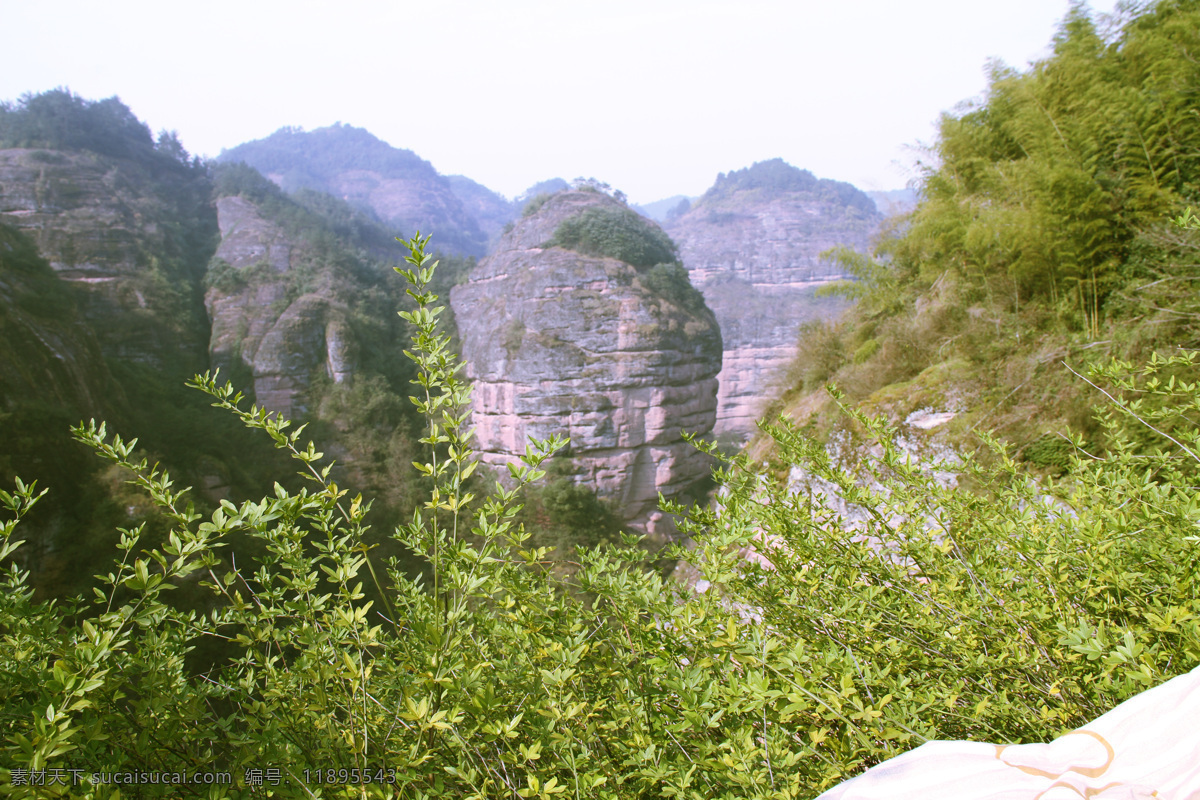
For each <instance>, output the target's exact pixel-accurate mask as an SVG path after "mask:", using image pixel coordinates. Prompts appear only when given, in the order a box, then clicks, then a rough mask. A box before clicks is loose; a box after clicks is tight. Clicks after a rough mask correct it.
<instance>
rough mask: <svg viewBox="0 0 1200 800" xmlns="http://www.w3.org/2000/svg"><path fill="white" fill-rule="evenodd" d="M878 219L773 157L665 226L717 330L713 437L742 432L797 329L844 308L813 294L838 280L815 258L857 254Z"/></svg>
mask: <svg viewBox="0 0 1200 800" xmlns="http://www.w3.org/2000/svg"><path fill="white" fill-rule="evenodd" d="M880 219H881V218H880V215H879V213H878V212H877V211H876V210H875V206H874V204H873V203H872V201H871V199H870V198H869V197H867V196H866V195H865V194H863V193H862V192H860V191H858V190H857V189H855V188H854V187H852V186H850V185H849V184H845V183H838V182H835V181H826V180H818V179H817V178H814V177H813V176H812V174H811V173H809V172H807V171H804V170H799V169H796V168H795V167H791V166H789V165H787V164H785V163H784V162H783V161H780V160H778V159H776V160H775V161H768V162H763V163H760V164H755V165H754V166H753V167H750V168H748V169H745V170H741V171H738V172H733V173H730V174H729V175H722V176H721V177H719V178H718V180H717V182H716V184H715V185H714V186H713V187H712V188H711V189H709V191H708V192H707V193H706V194H705V195H704V196H703V197H701V198H700V199H699V200H698V201H697V202H696V203H694V204H693V205H692V207H691V209H690V210H689V211H688V212H687V213H685V214H682V215H681V216H679V217H677V218H675V219H674V220H672V221H670V222H668V223H667V226H666V229H667V232H668V233H669V234H670V235H671V237H672V238H673V239H674V240H675V241H676V243H677V244H678V245H679V254H680V257H681V259H682V261H683V264H684V266H686V267H687V269H688V273H689V274H690V276H691V279H692V283H693V284H694V285H695V286H696V287H697V288H698V289H700V291H701V292H702V293H703V294H704V299H705V301H706V302H707V303H708V305H709V307H710V308H712V310H713V312H714V313H715V314H716V316H717V320H718V321H719V322H720V325H721V335H722V338H723V339H724V342H725V360H724V366H723V368H722V371H721V375H720V385H721V388H720V395H719V405H718V412H717V423H716V428H715V431H716V432H717V433H718V434H730V435H733V436H745V435H746V434H749V433H751V432H752V431H753V430H754V423H755V421H756V420H757V419H758V416H759V414H760V413H761V411H762V408H761V404H762V402H763V400H764V398H765V397H766V396H767V395H768V394H769V391H768V389H769V387H770V383H771V382H772V380H773V376H774V375H775V374H776V373H777V372H778V371H779V369H780V368H782V367H783V366H784V365H786V364H787V363H788V361H790V360H791V358H792V355H793V354H794V353H795V352H796V348H797V341H796V337H797V332H798V328H799V326H800V325H801V324H802V323H804V322H806V321H809V320H814V319H821V318H830V317H833V316H836V315H837V314H839V313H840V312H841V311H842V310H844V308H845V307H846V306H845V303H844V301H841V300H839V299H837V298H818V297H816V290H817V289H818V288H820V287H821V286H823V285H824V284H826V283H829V282H831V281H835V280H841V279H843V278H844V277H845V276H844V275H842V274H840V273H839V271H838V269H837V267H836V265H834V264H832V263H831V262H828V261H824V260H822V259H821V258H820V253H821V252H823V251H825V250H828V249H829V248H831V247H834V246H836V245H847V246H849V247H852V248H855V249H859V250H865V249H866V248H867V246H868V243H869V242H868V240H869V238H870V236H871V234H872V233H873V232H874V230H875V229H876V227H877V226H878V224H879V222H880Z"/></svg>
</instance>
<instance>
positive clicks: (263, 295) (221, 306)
mask: <svg viewBox="0 0 1200 800" xmlns="http://www.w3.org/2000/svg"><path fill="white" fill-rule="evenodd" d="M217 217H218V220H219V223H220V229H221V244H220V246H219V247H218V248H217V253H216V256H215V258H214V262H213V266H212V269H213V275H212V277H211V278H210V281H209V282H210V284H213V285H212V286H211V287H210V288H209V289H208V292H207V293H206V295H205V303H206V305H207V307H208V313H209V317H210V318H211V319H212V338H211V340H210V344H209V348H210V353H211V360H212V365H213V366H214V367H218V368H221V369H223V370H224V371H225V373H226V374H227V375H234V376H242V377H243V378H244V379H248V380H249V382H250V384H251V386H252V388H253V391H254V397H255V398H256V402H257V403H258V404H259V405H261V406H263V407H265V408H267V409H270V410H272V411H278V412H280V413H282V414H283V415H284V416H286V417H289V418H294V417H301V416H305V415H306V414H307V412H308V406H307V402H308V390H309V388H310V387H311V385H312V381H313V380H314V379H315V378H317V377H318V376H322V375H323V376H325V377H327V378H330V379H332V380H333V382H334V383H342V382H344V381H345V380H346V379H347V378H349V377H350V376H351V375H352V374H353V373H354V370H355V362H356V356H357V346H356V342H355V340H354V337H353V335H352V334H351V333H350V329H349V323H348V321H347V316H348V313H349V309H348V307H347V304H346V302H345V299H344V298H343V297H342V288H341V287H339V286H338V285H337V282H336V281H335V280H334V278H333V275H332V274H331V273H329V272H327V271H319V272H316V273H315V274H311V275H301V274H299V273H300V272H301V271H302V270H304V268H305V267H306V266H308V265H309V264H308V262H309V260H310V259H311V256H312V253H311V252H309V251H310V249H311V248H306V247H305V246H304V244H302V243H300V242H296V241H294V240H292V239H291V238H289V237H288V235H287V234H286V233H285V232H284V230H283V229H282V228H281V227H280V226H279V225H278V224H276V223H274V222H272V221H270V220H268V219H266V218H264V217H263V216H262V214H260V213H259V210H258V208H257V207H256V206H255V205H254V204H253V203H252V202H250V201H249V200H247V199H246V198H244V197H240V196H235V197H222V198H220V199H219V200H218V201H217Z"/></svg>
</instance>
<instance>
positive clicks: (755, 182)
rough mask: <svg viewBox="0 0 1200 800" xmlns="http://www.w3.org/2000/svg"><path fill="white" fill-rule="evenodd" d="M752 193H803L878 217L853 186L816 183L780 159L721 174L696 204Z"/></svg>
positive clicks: (820, 181)
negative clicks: (757, 191) (739, 193)
mask: <svg viewBox="0 0 1200 800" xmlns="http://www.w3.org/2000/svg"><path fill="white" fill-rule="evenodd" d="M755 190H762V191H767V192H770V193H772V194H775V193H779V192H803V193H805V194H811V195H813V196H815V197H817V198H820V199H821V200H824V201H826V202H828V203H832V204H835V205H839V206H845V207H848V208H853V209H856V210H857V211H859V212H860V213H862V214H863V215H864V216H868V217H870V216H874V215H875V214H876V213H877V212H876V210H875V203H874V202H873V201H872V200H871V198H870V197H868V196H867V195H866V194H864V193H863V192H862V191H861V190H859V189H857V188H855V187H854V186H853V185H851V184H849V183H843V182H842V181H833V180H829V179H827V178H820V179H818V178H817V177H816V176H814V175H813V174H812V173H811V172H809V171H808V170H806V169H799V168H797V167H793V166H792V165H791V164H788V163H787V162H786V161H784V160H783V159H782V158H773V159H771V160H769V161H759V162H757V163H755V164H753V165H752V166H749V167H746V168H745V169H739V170H734V171H733V172H729V173H725V172H722V173H721V174H720V175H718V176H717V180H716V182H715V183H714V184H713V185H712V187H711V188H710V189H709V190H708V191H707V192H705V193H704V196H703V197H701V198H700V200H698V201H697V205H699V204H701V203H704V202H706V201H707V202H713V201H717V200H721V199H725V198H728V197H732V196H733V195H734V194H736V193H737V192H746V191H755ZM680 205H681V206H682V205H683V203H680Z"/></svg>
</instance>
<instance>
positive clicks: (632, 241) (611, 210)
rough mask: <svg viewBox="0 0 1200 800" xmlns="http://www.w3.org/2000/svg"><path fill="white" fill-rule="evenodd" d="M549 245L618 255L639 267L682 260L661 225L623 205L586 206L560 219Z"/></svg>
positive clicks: (619, 258) (616, 256)
mask: <svg viewBox="0 0 1200 800" xmlns="http://www.w3.org/2000/svg"><path fill="white" fill-rule="evenodd" d="M546 246H547V247H562V248H564V249H566V250H574V251H575V252H577V253H582V254H583V255H588V256H599V257H601V258H615V259H617V260H618V261H624V262H625V263H626V264H629V265H630V266H632V267H636V268H638V269H649V268H650V267H653V266H654V265H655V264H665V263H672V262H676V261H678V260H679V254H678V253H677V251H676V249H675V243H674V242H672V241H671V237H670V236H667V234H666V232H665V231H663V229H662V228H660V227H658V226H657V225H655V224H653V223H651V222H649V221H648V220H646V219H645V218H643V217H642V216H641V215H640V214H638V213H637V212H635V211H633V210H631V209H629V208H624V207H619V208H618V207H601V208H585V209H584V210H583V211H581V212H580V213H578V214H575V215H573V216H570V217H568V218H566V219H564V220H563V221H562V222H561V223H559V225H558V228H556V229H555V231H554V236H552V237H551V238H550V240H549V241H547V242H546Z"/></svg>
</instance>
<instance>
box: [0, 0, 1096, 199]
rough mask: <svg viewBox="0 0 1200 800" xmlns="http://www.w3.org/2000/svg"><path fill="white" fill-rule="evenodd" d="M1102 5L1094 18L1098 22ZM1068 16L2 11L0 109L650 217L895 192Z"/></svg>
mask: <svg viewBox="0 0 1200 800" xmlns="http://www.w3.org/2000/svg"><path fill="white" fill-rule="evenodd" d="M1114 4H1115V0H1093V1H1092V2H1091V4H1090V7H1091V8H1092V9H1093V10H1094V11H1095V12H1096V13H1108V12H1111V11H1113V8H1114ZM1068 8H1069V2H1068V0H1006V2H1003V3H1000V2H995V0H906V1H905V2H896V0H855V1H854V2H844V3H835V2H830V0H736V2H731V1H730V0H603V1H599V0H569V1H568V0H553V1H551V0H506V1H505V2H494V1H491V2H489V1H487V0H420V2H411V1H410V0H391V1H390V2H383V1H382V0H373V1H371V2H368V1H367V0H340V2H338V3H336V4H335V3H332V2H315V1H314V0H288V2H276V1H275V0H236V1H235V2H231V1H230V0H208V2H205V3H197V4H194V5H193V4H190V3H169V2H168V3H164V2H162V0H154V2H143V1H142V0H110V1H109V2H105V3H98V2H95V0H86V1H83V0H39V2H37V3H33V2H28V0H0V20H3V21H4V27H5V29H6V35H5V37H4V39H5V42H4V47H3V48H2V49H0V100H8V101H12V100H16V99H17V98H19V97H20V96H21V95H23V94H25V93H26V92H35V93H36V92H41V91H45V90H48V89H52V88H55V87H60V86H65V87H67V88H69V89H71V90H72V91H73V92H75V93H76V94H77V95H80V96H82V97H85V98H87V99H95V100H98V99H102V98H105V97H111V96H113V95H117V96H119V97H120V98H121V100H122V101H124V102H125V104H126V105H128V106H129V107H130V108H131V109H132V110H133V112H134V113H135V114H136V115H137V116H138V117H139V118H141V119H142V120H144V121H145V122H146V123H147V124H148V125H149V126H150V128H151V129H152V130H153V131H155V132H157V131H159V130H173V131H175V132H177V133H178V135H179V137H180V139H181V141H182V142H183V144H184V146H185V147H186V148H187V149H188V150H189V151H190V152H192V153H194V154H199V155H203V156H216V155H218V154H219V153H220V152H221V150H222V149H223V148H229V147H234V146H236V145H238V144H240V143H242V142H245V141H250V140H253V139H260V138H263V137H265V136H268V135H270V134H271V133H272V132H274V131H275V130H277V129H279V128H280V127H283V126H285V125H293V126H301V127H303V128H305V129H312V128H318V127H322V126H325V125H330V124H333V123H335V122H342V123H345V124H348V125H355V126H358V127H362V128H366V129H367V130H369V131H371V132H372V133H373V134H375V135H376V136H378V137H379V138H381V139H383V140H384V141H387V142H388V143H390V144H392V145H394V146H396V147H401V148H406V149H409V150H412V151H413V152H415V153H416V154H417V155H419V156H421V157H422V158H424V159H426V160H428V161H430V162H431V163H432V164H433V166H434V167H435V168H436V169H437V170H438V171H439V172H441V173H443V174H446V175H454V174H459V175H466V176H467V177H469V178H471V179H472V180H475V181H478V182H479V183H482V184H483V185H485V186H487V187H488V188H490V189H492V190H493V191H497V192H500V193H501V194H503V195H506V196H508V197H514V196H516V195H518V194H520V193H521V192H523V191H524V190H525V189H526V188H528V187H529V186H531V185H532V184H534V183H536V182H538V181H541V180H545V179H548V178H553V177H561V178H565V179H567V180H571V179H573V178H576V177H594V178H597V179H599V180H601V181H604V182H606V183H608V184H610V185H612V187H613V188H614V189H620V190H622V191H624V192H625V193H626V194H627V195H628V196H629V198H630V199H631V200H632V201H634V202H640V203H647V202H652V201H654V200H658V199H662V198H665V197H670V196H673V195H677V194H685V195H699V194H702V193H703V192H704V191H705V190H706V189H707V188H708V187H709V186H710V185H712V183H713V181H714V179H715V178H716V176H717V174H718V173H720V172H728V171H731V170H736V169H741V168H744V167H747V166H750V165H751V164H752V163H754V162H756V161H764V160H766V159H770V158H783V159H784V160H785V161H787V162H788V163H790V164H793V165H795V166H798V167H802V168H805V169H808V170H810V171H812V172H813V173H814V174H815V175H817V177H821V178H833V179H835V180H843V181H848V182H850V183H853V184H855V185H856V186H858V187H859V188H861V189H864V190H868V191H869V190H886V189H897V188H901V187H904V186H905V185H907V184H908V183H909V182H910V181H912V180H914V179H915V178H916V177H917V176H918V175H919V167H918V164H919V163H920V162H921V161H922V160H924V161H925V162H928V160H929V156H928V155H927V154H925V153H924V152H923V150H922V148H923V147H925V146H928V145H929V144H931V143H932V142H933V141H934V139H935V136H936V123H937V120H938V118H939V116H940V115H941V114H942V113H944V112H952V111H954V110H955V109H956V108H961V107H962V106H961V104H962V103H964V102H968V101H970V100H971V99H972V98H976V99H978V98H979V97H980V96H981V95H982V92H983V91H984V90H985V88H986V85H987V80H986V74H985V70H986V66H987V63H988V60H989V59H995V58H998V59H1000V60H1002V61H1003V62H1005V63H1006V64H1008V65H1009V66H1012V67H1016V68H1018V69H1022V70H1023V69H1026V68H1027V67H1028V65H1029V64H1030V63H1031V62H1032V61H1034V60H1036V59H1038V58H1042V57H1045V56H1046V55H1048V54H1049V52H1050V46H1051V42H1052V39H1053V36H1054V33H1055V30H1056V29H1057V25H1058V23H1059V22H1060V21H1061V20H1062V18H1063V16H1064V15H1065V14H1066V13H1067V10H1068Z"/></svg>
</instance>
